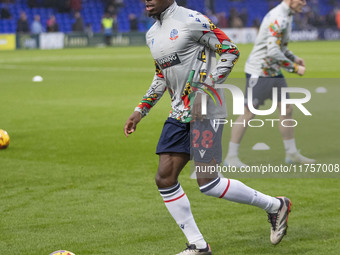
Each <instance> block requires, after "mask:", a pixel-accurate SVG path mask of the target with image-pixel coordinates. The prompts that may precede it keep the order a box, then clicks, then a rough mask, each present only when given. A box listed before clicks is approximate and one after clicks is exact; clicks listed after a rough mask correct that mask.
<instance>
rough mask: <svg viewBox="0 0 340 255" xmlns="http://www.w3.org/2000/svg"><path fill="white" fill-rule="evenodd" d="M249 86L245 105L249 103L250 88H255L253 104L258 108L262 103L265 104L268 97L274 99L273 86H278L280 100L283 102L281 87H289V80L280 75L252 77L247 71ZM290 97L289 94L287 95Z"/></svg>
mask: <svg viewBox="0 0 340 255" xmlns="http://www.w3.org/2000/svg"><path fill="white" fill-rule="evenodd" d="M246 77H247V86H246V93H245V105H246V106H247V105H248V100H247V99H248V88H252V89H253V106H254V108H258V107H259V106H260V105H264V101H265V100H266V99H270V100H272V98H273V88H278V90H277V93H278V97H277V98H278V102H281V88H284V87H287V82H286V79H285V78H284V76H283V75H282V74H281V75H278V76H275V77H256V78H255V77H251V75H250V74H248V73H246ZM287 98H289V95H287Z"/></svg>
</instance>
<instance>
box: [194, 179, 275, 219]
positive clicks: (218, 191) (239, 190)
mask: <svg viewBox="0 0 340 255" xmlns="http://www.w3.org/2000/svg"><path fill="white" fill-rule="evenodd" d="M200 190H201V192H203V193H204V194H206V195H208V196H213V197H218V198H223V199H226V200H229V201H233V202H237V203H241V204H247V205H254V206H257V207H259V208H261V209H263V210H265V211H266V212H268V213H273V212H276V211H277V210H278V209H279V208H280V205H281V203H280V200H278V199H277V198H275V197H271V196H268V195H265V194H263V193H261V192H258V191H256V190H254V189H252V188H249V187H248V186H246V185H244V184H243V183H242V182H240V181H238V180H232V179H225V178H222V179H221V178H219V177H218V178H216V179H215V180H213V181H212V182H210V183H208V184H206V185H204V186H202V187H200Z"/></svg>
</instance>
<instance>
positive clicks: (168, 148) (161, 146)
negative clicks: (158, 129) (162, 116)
mask: <svg viewBox="0 0 340 255" xmlns="http://www.w3.org/2000/svg"><path fill="white" fill-rule="evenodd" d="M167 152H177V153H186V154H190V124H189V123H181V122H179V121H178V120H176V119H174V118H168V119H167V120H166V121H165V123H164V127H163V130H162V134H161V137H160V138H159V141H158V145H157V149H156V154H160V153H167Z"/></svg>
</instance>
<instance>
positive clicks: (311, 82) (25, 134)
mask: <svg viewBox="0 0 340 255" xmlns="http://www.w3.org/2000/svg"><path fill="white" fill-rule="evenodd" d="M239 48H240V51H241V58H240V61H239V62H238V64H237V66H236V67H235V69H234V70H233V72H232V74H231V76H230V78H243V77H244V73H243V67H244V63H245V61H246V58H247V55H248V54H249V53H250V50H251V45H239ZM290 49H291V50H293V51H294V52H295V53H296V54H297V55H299V56H301V57H303V58H304V59H305V60H306V64H307V73H306V76H305V78H299V81H306V82H303V84H302V85H301V86H303V87H305V88H308V89H310V91H311V92H312V100H311V101H310V102H309V103H308V104H307V108H308V109H309V110H310V111H311V112H312V114H313V116H312V117H304V116H302V114H301V113H299V111H298V110H296V111H295V113H296V115H295V117H296V119H298V120H300V123H299V126H298V127H297V128H296V137H297V143H298V147H299V148H300V149H301V150H302V153H303V154H305V155H306V156H309V157H314V158H316V159H317V160H318V162H320V163H330V164H335V163H340V149H339V145H340V143H339V133H338V132H339V125H340V121H339V116H340V108H339V95H340V86H339V84H337V83H339V82H336V79H334V78H338V79H339V78H340V63H339V59H340V43H339V42H310V43H292V44H291V45H290ZM153 72H154V66H153V60H152V58H151V55H150V53H149V51H148V49H147V48H146V47H135V48H101V49H94V48H91V49H90V48H89V49H65V50H55V51H49V50H45V51H36V50H32V51H15V52H1V53H0V128H1V129H5V130H7V131H8V133H9V134H10V137H11V144H10V146H9V147H8V148H7V149H6V150H2V151H0V253H1V254H16V255H35V254H37V255H44V254H50V253H51V252H53V251H56V250H59V249H67V250H69V251H72V252H74V253H75V254H76V255H113V254H117V255H128V254H134V255H142V254H145V255H150V254H157V255H168V254H169V255H170V254H176V253H178V252H180V251H181V250H182V249H184V248H185V242H186V240H185V237H184V235H183V234H182V232H181V230H180V229H179V228H178V226H176V224H175V222H174V220H173V219H172V218H171V216H170V215H169V213H168V212H167V210H166V208H165V206H164V204H163V202H162V199H161V197H160V195H159V193H158V190H157V188H156V186H155V184H154V175H155V173H156V170H157V164H158V157H157V156H156V155H155V154H154V151H155V147H156V143H157V140H158V137H159V135H160V132H161V128H162V125H163V123H164V121H165V119H166V118H167V116H168V112H169V110H170V98H169V96H168V95H167V94H166V95H165V96H164V98H162V100H161V101H160V102H159V103H158V105H157V106H155V108H154V109H153V110H152V111H151V113H150V115H149V116H148V117H147V118H145V119H143V120H142V122H141V123H140V125H139V126H138V128H137V132H136V133H135V134H133V135H132V136H130V137H129V138H125V136H124V135H123V126H124V124H125V121H126V119H127V118H128V117H129V115H130V114H131V113H132V111H133V109H134V107H135V106H136V105H137V104H138V102H139V100H140V99H141V98H142V96H143V95H144V93H145V91H146V90H147V89H148V87H149V85H150V83H151V81H152V77H153ZM35 75H41V76H42V77H43V78H44V81H43V82H41V83H33V82H32V77H33V76H35ZM286 76H287V77H295V76H294V75H288V74H287V75H286ZM308 78H310V79H308ZM330 78H333V80H331V79H330ZM330 81H332V82H330ZM334 84H335V85H334ZM336 84H337V85H336ZM318 86H323V87H326V88H327V89H328V93H326V94H316V93H315V92H314V91H315V88H316V87H318ZM243 88H244V85H243V87H242V90H243ZM229 108H230V107H229ZM271 130H273V129H269V130H268V129H267V128H263V129H256V130H255V129H252V130H249V132H247V133H246V136H245V138H244V141H243V143H242V144H241V148H240V152H241V155H240V156H241V158H242V159H243V160H244V161H245V162H247V163H252V162H254V163H260V162H271V163H273V164H280V163H282V161H283V160H284V152H283V145H282V141H281V138H280V135H279V132H278V130H277V129H275V130H273V131H271ZM225 132H226V134H227V135H228V136H229V133H230V132H229V129H228V128H226V131H225ZM259 141H261V142H266V143H267V144H269V145H270V146H271V150H270V151H266V152H254V151H252V150H251V146H253V145H254V144H255V143H256V142H259ZM242 181H243V182H244V183H245V184H247V185H249V186H251V187H253V188H255V189H257V190H259V191H262V192H264V193H267V194H270V195H286V196H288V197H290V198H291V200H292V202H293V207H292V213H291V216H290V219H289V229H288V235H287V236H286V237H285V238H284V239H283V241H282V243H281V244H280V245H278V246H277V247H273V246H272V245H271V244H270V241H269V234H270V225H269V224H268V223H267V218H266V214H265V213H264V212H263V211H261V210H259V209H258V208H254V207H251V206H246V205H239V204H236V203H231V202H227V201H222V200H219V199H215V198H211V197H206V196H204V195H203V194H201V193H200V191H199V189H198V187H197V185H196V182H195V180H192V179H190V178H189V166H187V167H186V168H185V169H184V171H183V173H182V174H181V176H180V182H181V184H182V186H183V188H184V190H185V191H186V194H187V195H188V197H189V199H190V202H191V206H192V211H193V214H194V216H195V219H196V221H197V223H198V226H199V227H200V229H201V232H202V233H203V235H204V236H205V239H206V240H207V241H209V242H210V244H211V246H212V249H213V253H214V254H215V255H226V254H268V255H269V254H339V250H340V238H339V236H340V227H339V226H340V225H339V222H340V203H339V200H340V199H339V197H340V191H339V179H334V178H333V179H330V178H328V179H316V178H305V179H287V178H276V179H260V178H258V179H242Z"/></svg>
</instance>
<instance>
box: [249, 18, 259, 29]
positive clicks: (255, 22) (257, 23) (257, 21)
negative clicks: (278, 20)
mask: <svg viewBox="0 0 340 255" xmlns="http://www.w3.org/2000/svg"><path fill="white" fill-rule="evenodd" d="M251 26H252V27H254V28H257V29H258V28H260V26H261V20H260V19H259V18H256V19H254V20H253V24H252V25H251Z"/></svg>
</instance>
